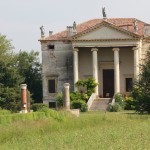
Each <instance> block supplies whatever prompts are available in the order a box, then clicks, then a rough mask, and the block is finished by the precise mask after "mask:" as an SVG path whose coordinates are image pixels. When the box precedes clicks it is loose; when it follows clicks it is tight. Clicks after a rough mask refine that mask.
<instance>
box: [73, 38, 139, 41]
mask: <svg viewBox="0 0 150 150" xmlns="http://www.w3.org/2000/svg"><path fill="white" fill-rule="evenodd" d="M137 40H139V38H133V39H130V38H129V39H128V38H127V39H82V40H78V39H75V40H72V42H89V41H92V42H93V41H95V42H97V41H137Z"/></svg>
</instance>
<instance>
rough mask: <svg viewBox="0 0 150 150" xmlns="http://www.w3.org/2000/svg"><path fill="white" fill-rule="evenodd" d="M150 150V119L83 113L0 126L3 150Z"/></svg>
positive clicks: (145, 116) (114, 114) (133, 115)
mask: <svg viewBox="0 0 150 150" xmlns="http://www.w3.org/2000/svg"><path fill="white" fill-rule="evenodd" d="M21 149H22V150H30V149H31V150H149V149H150V116H148V115H135V114H130V113H129V114H127V113H108V112H107V113H103V112H88V113H82V114H81V115H80V117H79V118H76V117H74V116H70V115H69V116H68V115H67V116H66V117H63V119H61V120H58V119H53V118H52V117H51V118H47V119H46V118H45V119H43V120H38V121H18V122H14V123H11V124H5V125H4V124H3V125H0V150H21Z"/></svg>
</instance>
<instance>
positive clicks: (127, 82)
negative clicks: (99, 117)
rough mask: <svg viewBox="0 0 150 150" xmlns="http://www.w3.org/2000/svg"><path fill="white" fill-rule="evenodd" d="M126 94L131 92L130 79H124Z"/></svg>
mask: <svg viewBox="0 0 150 150" xmlns="http://www.w3.org/2000/svg"><path fill="white" fill-rule="evenodd" d="M125 80H126V92H130V91H131V90H132V83H133V81H132V78H126V79H125Z"/></svg>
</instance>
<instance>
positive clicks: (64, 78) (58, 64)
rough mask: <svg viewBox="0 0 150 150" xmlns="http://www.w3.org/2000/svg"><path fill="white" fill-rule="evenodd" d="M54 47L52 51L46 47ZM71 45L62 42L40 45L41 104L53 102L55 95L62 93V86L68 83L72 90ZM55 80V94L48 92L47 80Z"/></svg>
mask: <svg viewBox="0 0 150 150" xmlns="http://www.w3.org/2000/svg"><path fill="white" fill-rule="evenodd" d="M49 44H51V45H54V46H55V49H54V50H51V49H49V48H48V47H47V46H48V45H49ZM72 62H73V60H72V45H71V44H69V43H63V42H47V43H42V78H43V102H44V103H48V102H49V101H55V97H56V94H57V93H59V92H61V91H62V87H63V84H64V83H66V82H69V83H70V85H71V87H70V88H71V90H73V68H72V66H73V65H72ZM49 79H56V82H57V83H56V89H57V93H51V94H50V93H49V92H48V80H49Z"/></svg>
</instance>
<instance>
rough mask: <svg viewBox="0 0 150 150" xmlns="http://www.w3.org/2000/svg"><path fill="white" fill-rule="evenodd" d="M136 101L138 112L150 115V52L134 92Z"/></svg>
mask: <svg viewBox="0 0 150 150" xmlns="http://www.w3.org/2000/svg"><path fill="white" fill-rule="evenodd" d="M132 95H133V98H134V99H135V100H136V110H137V111H139V112H140V113H150V52H147V55H146V58H145V62H144V64H143V65H142V66H141V74H140V76H139V81H138V82H136V83H135V86H134V88H133V91H132Z"/></svg>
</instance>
